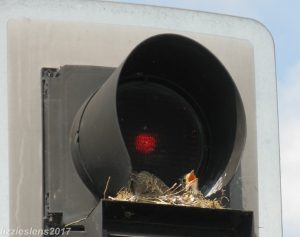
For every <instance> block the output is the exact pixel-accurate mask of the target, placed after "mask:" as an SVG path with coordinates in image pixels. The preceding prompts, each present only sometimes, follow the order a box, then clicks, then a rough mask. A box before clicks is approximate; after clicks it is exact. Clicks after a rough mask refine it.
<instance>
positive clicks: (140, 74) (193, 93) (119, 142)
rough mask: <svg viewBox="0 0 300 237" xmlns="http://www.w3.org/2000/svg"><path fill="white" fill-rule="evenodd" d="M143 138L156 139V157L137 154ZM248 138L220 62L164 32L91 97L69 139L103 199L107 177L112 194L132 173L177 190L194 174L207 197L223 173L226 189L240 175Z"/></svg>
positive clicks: (90, 184) (237, 101) (84, 172)
mask: <svg viewBox="0 0 300 237" xmlns="http://www.w3.org/2000/svg"><path fill="white" fill-rule="evenodd" d="M139 134H147V135H148V136H152V137H153V138H154V139H155V141H154V142H155V143H157V144H155V148H153V149H154V150H153V151H152V152H151V154H145V152H141V151H137V147H136V144H135V142H136V137H137V136H138V135H139ZM245 134H246V125H245V112H244V108H243V105H242V101H241V98H240V95H239V93H238V91H237V89H236V87H235V85H234V83H233V81H232V79H231V77H230V75H229V73H228V72H227V70H226V69H225V68H224V66H223V65H222V64H221V63H220V61H219V60H218V59H217V58H216V57H215V56H214V55H213V54H212V53H211V52H210V51H209V50H207V49H206V48H204V47H203V46H201V45H200V44H199V43H197V42H195V41H193V40H191V39H189V38H186V37H183V36H180V35H173V34H163V35H157V36H154V37H151V38H149V39H147V40H145V41H143V42H142V43H141V44H139V45H138V46H137V47H136V48H135V49H134V50H133V51H132V52H131V53H130V55H129V56H128V57H127V59H126V60H125V61H124V63H123V64H122V65H121V66H119V67H118V68H117V69H115V71H114V72H113V73H112V75H111V76H110V77H109V78H108V80H107V81H106V82H105V83H104V84H103V86H101V87H100V88H98V89H97V90H95V92H94V93H93V94H91V96H89V97H88V98H87V100H86V102H85V103H84V104H83V106H82V107H81V109H80V110H79V112H78V113H77V115H76V118H75V122H74V125H73V130H72V135H71V139H72V140H71V141H72V150H73V161H74V164H75V166H76V169H77V171H78V173H79V175H80V177H81V178H82V180H83V181H84V182H85V184H86V185H87V186H88V187H89V189H90V190H91V191H92V192H93V193H94V194H95V195H96V196H98V197H101V194H102V193H103V190H104V187H105V183H106V181H107V178H108V177H111V182H110V186H109V191H108V193H109V194H110V195H113V194H115V193H116V192H117V191H118V190H119V189H120V188H121V187H123V186H125V185H126V183H127V180H128V177H129V174H130V172H131V171H132V170H134V171H142V170H147V171H149V172H151V173H153V174H155V175H157V176H158V177H160V178H161V179H162V180H164V182H166V183H167V184H169V185H172V184H174V183H175V182H176V181H177V179H178V178H179V177H180V176H181V175H183V174H185V173H187V172H189V171H190V170H192V169H195V171H196V174H197V176H198V177H199V181H200V183H199V184H200V189H201V191H202V192H203V193H208V192H209V191H210V190H211V188H212V187H213V186H214V184H215V183H216V182H217V181H218V180H219V179H220V177H222V174H224V173H226V176H224V177H223V180H222V181H221V182H222V183H223V185H226V184H227V183H228V182H229V181H230V179H231V178H232V176H233V175H234V172H235V170H236V168H237V166H238V164H239V159H240V156H241V152H242V149H243V145H244V141H245ZM139 153H140V154H139ZM146 153H148V152H147V151H146Z"/></svg>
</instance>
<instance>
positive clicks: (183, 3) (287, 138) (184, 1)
mask: <svg viewBox="0 0 300 237" xmlns="http://www.w3.org/2000/svg"><path fill="white" fill-rule="evenodd" d="M116 1H117V2H131V3H140V4H150V5H159V6H169V7H176V8H184V9H192V10H200V11H208V12H217V13H223V14H227V15H236V16H242V17H249V18H254V19H256V20H258V21H260V22H262V23H263V24H264V25H265V26H266V27H267V28H268V29H269V30H270V31H271V33H272V35H273V37H274V41H275V52H276V64H277V68H276V70H277V80H278V98H279V101H278V104H279V119H280V149H281V152H280V153H281V170H282V174H281V175H282V198H283V227H284V237H299V236H300V228H299V224H300V203H299V202H300V189H299V184H298V183H300V171H299V169H300V146H299V145H298V142H299V141H300V54H299V51H300V27H299V25H298V24H299V23H300V1H299V0H288V1H283V0H278V1H276V0H264V1H259V0H202V1H199V0H143V1H142V0H116Z"/></svg>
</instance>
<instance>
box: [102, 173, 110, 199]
mask: <svg viewBox="0 0 300 237" xmlns="http://www.w3.org/2000/svg"><path fill="white" fill-rule="evenodd" d="M109 181H110V176H109V177H108V179H107V181H106V185H105V189H104V192H103V199H105V196H106V192H107V189H108V185H109Z"/></svg>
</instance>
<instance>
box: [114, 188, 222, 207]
mask: <svg viewBox="0 0 300 237" xmlns="http://www.w3.org/2000/svg"><path fill="white" fill-rule="evenodd" d="M108 198H109V199H110V200H115V201H128V202H139V203H155V204H165V205H177V206H188V207H200V208H212V209H223V208H224V206H223V205H222V201H221V200H218V199H213V200H210V199H208V198H205V197H204V196H203V194H202V193H193V192H190V191H182V192H180V193H176V192H175V193H172V192H171V193H166V194H164V195H159V196H146V195H135V194H133V193H132V192H130V191H129V190H128V189H127V188H123V189H122V190H120V191H119V192H118V194H117V195H116V196H115V197H108Z"/></svg>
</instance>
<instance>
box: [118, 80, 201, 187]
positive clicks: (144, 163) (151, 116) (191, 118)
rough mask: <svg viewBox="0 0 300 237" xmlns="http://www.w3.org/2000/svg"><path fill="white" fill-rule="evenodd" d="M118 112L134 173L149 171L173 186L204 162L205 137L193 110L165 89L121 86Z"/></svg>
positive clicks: (144, 84) (145, 84) (139, 84)
mask: <svg viewBox="0 0 300 237" xmlns="http://www.w3.org/2000/svg"><path fill="white" fill-rule="evenodd" d="M117 108H118V116H119V123H120V128H121V132H122V135H123V138H124V141H125V144H126V146H127V149H128V152H129V155H130V157H131V160H132V166H133V170H135V171H142V170H146V171H148V172H151V173H153V174H155V175H157V176H158V177H160V178H161V179H162V180H164V181H165V182H167V183H168V184H169V185H172V184H173V182H176V181H177V180H178V178H180V177H181V176H182V175H183V174H185V173H187V172H189V171H190V170H191V169H197V168H199V166H200V163H201V162H202V160H203V154H204V151H205V146H206V144H205V135H204V132H203V128H202V123H201V121H200V119H199V116H198V114H197V113H196V111H195V109H194V108H193V106H192V105H191V104H190V103H189V102H188V101H187V100H186V99H185V98H184V96H183V95H181V94H179V93H177V92H176V91H175V90H173V89H170V88H168V87H166V86H164V85H161V84H158V83H155V82H149V81H146V82H145V81H142V82H132V81H131V82H127V83H124V84H121V85H120V86H119V89H118V97H117Z"/></svg>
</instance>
